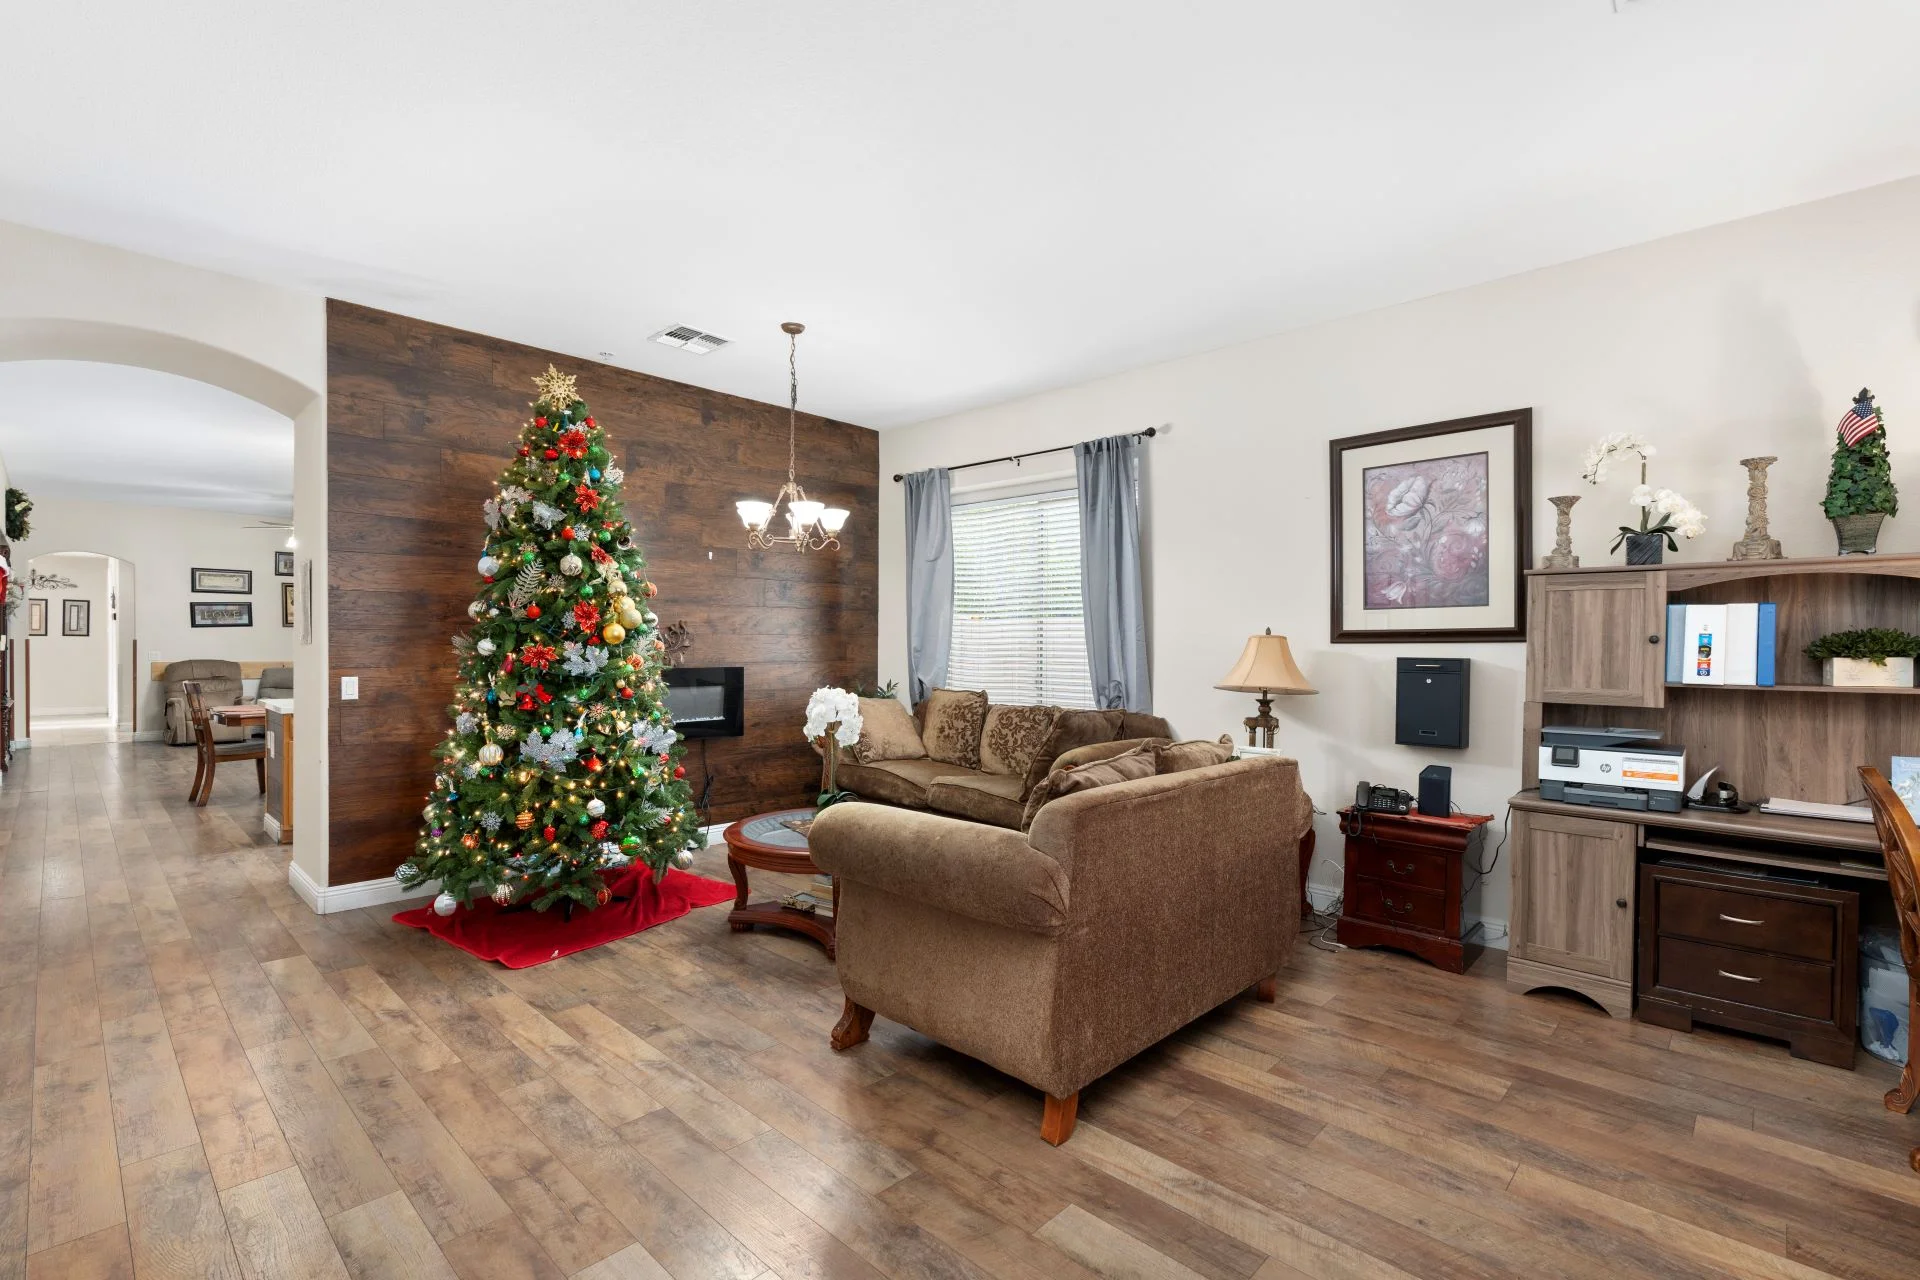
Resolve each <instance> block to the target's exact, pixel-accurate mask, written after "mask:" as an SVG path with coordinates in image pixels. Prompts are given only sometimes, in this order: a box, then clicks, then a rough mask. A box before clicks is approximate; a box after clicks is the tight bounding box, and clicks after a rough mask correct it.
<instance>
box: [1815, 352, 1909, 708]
mask: <svg viewBox="0 0 1920 1280" xmlns="http://www.w3.org/2000/svg"><path fill="white" fill-rule="evenodd" d="M1820 509H1821V510H1823V511H1825V512H1826V513H1827V519H1829V520H1831V521H1833V536H1834V541H1835V542H1837V543H1838V544H1839V550H1840V554H1841V555H1843V556H1850V555H1856V554H1858V555H1872V554H1873V553H1874V552H1875V551H1876V550H1878V549H1879V546H1880V525H1881V522H1883V521H1884V520H1885V519H1886V518H1887V517H1888V516H1890V515H1895V514H1898V512H1899V510H1900V495H1899V493H1898V492H1897V491H1896V490H1895V489H1894V487H1893V464H1892V463H1891V462H1889V461H1888V459H1887V432H1886V424H1885V422H1883V421H1882V420H1881V417H1880V408H1879V406H1878V405H1876V404H1874V402H1873V392H1871V391H1869V390H1867V389H1866V388H1865V387H1862V388H1860V394H1859V395H1857V396H1855V397H1854V400H1853V407H1852V408H1851V409H1848V410H1847V414H1846V416H1845V417H1844V418H1841V419H1840V426H1839V429H1838V434H1837V436H1836V438H1835V440H1834V442H1833V465H1832V467H1831V468H1830V469H1829V470H1828V472H1827V496H1826V498H1825V499H1824V500H1823V501H1822V502H1821V504H1820ZM1908 683H1909V684H1911V683H1912V681H1908Z"/></svg>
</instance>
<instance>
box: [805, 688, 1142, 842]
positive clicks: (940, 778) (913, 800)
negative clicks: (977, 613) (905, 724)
mask: <svg viewBox="0 0 1920 1280" xmlns="http://www.w3.org/2000/svg"><path fill="white" fill-rule="evenodd" d="M914 714H915V717H916V719H920V720H922V722H923V723H924V716H925V708H924V706H922V707H917V708H915V711H914ZM1152 738H1158V739H1166V740H1168V741H1171V740H1172V738H1173V728H1172V726H1171V725H1169V724H1168V723H1167V722H1166V721H1165V720H1163V719H1161V718H1160V717H1159V716H1155V715H1146V714H1142V713H1140V712H1135V711H1064V712H1062V713H1061V714H1060V718H1059V719H1058V720H1057V721H1055V723H1054V726H1053V728H1052V730H1051V733H1050V736H1049V737H1048V740H1047V742H1046V744H1045V745H1044V746H1042V747H1041V749H1040V751H1039V752H1038V754H1036V756H1035V757H1034V760H1033V762H1032V764H1031V766H1030V767H1028V768H1027V769H1026V770H1024V771H1023V772H1021V773H1018V774H1014V773H995V772H992V771H990V770H987V769H969V768H967V767H965V766H963V765H957V764H948V763H945V762H943V761H940V760H933V759H929V758H927V757H924V756H923V757H921V758H919V759H915V760H876V761H873V762H871V763H867V764H862V763H860V761H859V760H857V759H855V758H854V756H853V754H852V753H851V752H850V751H842V752H841V757H840V762H839V764H838V766H837V769H838V774H837V780H838V782H839V784H840V786H841V787H842V788H844V789H845V790H848V791H851V792H853V793H854V794H855V795H857V796H859V797H860V798H861V799H862V800H868V801H872V802H874V803H876V804H886V805H894V806H896V807H898V808H902V809H929V810H932V811H933V812H935V813H945V814H950V815H952V816H953V817H956V818H966V819H968V820H970V821H973V822H984V823H987V824H988V825H990V826H996V827H1006V828H1008V829H1010V830H1013V831H1018V830H1019V829H1020V823H1021V816H1022V814H1023V812H1024V811H1025V808H1026V803H1027V797H1028V795H1029V794H1030V793H1031V792H1032V791H1033V788H1034V787H1035V786H1037V785H1038V784H1039V782H1040V780H1041V779H1042V778H1045V777H1046V776H1047V774H1048V773H1049V772H1051V771H1052V768H1053V763H1054V761H1055V760H1057V759H1058V758H1059V757H1060V756H1061V755H1063V754H1065V753H1066V752H1068V751H1070V750H1074V749H1076V748H1081V747H1085V746H1088V745H1107V744H1112V745H1113V746H1115V747H1116V748H1119V749H1125V747H1127V746H1135V745H1138V744H1139V743H1140V742H1143V741H1145V740H1147V739H1152ZM815 750H816V751H817V750H818V747H816V748H815Z"/></svg>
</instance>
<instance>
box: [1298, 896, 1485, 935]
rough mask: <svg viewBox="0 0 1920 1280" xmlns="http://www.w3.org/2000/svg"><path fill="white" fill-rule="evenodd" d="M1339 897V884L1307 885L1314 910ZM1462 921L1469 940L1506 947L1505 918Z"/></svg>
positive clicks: (1320, 908)
mask: <svg viewBox="0 0 1920 1280" xmlns="http://www.w3.org/2000/svg"><path fill="white" fill-rule="evenodd" d="M1339 898H1340V886H1339V885H1331V884H1310V885H1308V886H1307V901H1308V902H1311V903H1312V904H1313V909H1314V910H1315V911H1319V912H1325V911H1327V910H1329V909H1331V908H1332V906H1333V904H1334V903H1335V902H1337V901H1339ZM1463 923H1464V924H1465V925H1466V926H1467V933H1468V936H1469V940H1470V941H1473V942H1477V943H1479V944H1480V945H1481V946H1483V947H1486V948H1488V949H1489V950H1492V951H1505V950H1506V949H1507V922H1506V921H1505V920H1502V919H1499V918H1498V917H1496V916H1475V915H1469V916H1466V917H1464V919H1463ZM1475 925H1479V926H1480V929H1479V932H1478V933H1475V932H1474V926H1475Z"/></svg>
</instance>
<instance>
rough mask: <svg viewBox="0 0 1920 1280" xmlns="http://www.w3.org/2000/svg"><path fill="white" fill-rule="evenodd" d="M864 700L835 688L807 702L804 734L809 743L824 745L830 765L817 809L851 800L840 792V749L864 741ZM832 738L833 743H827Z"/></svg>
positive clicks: (818, 691)
mask: <svg viewBox="0 0 1920 1280" xmlns="http://www.w3.org/2000/svg"><path fill="white" fill-rule="evenodd" d="M860 728H861V720H860V697H859V695H858V694H855V693H852V692H850V691H848V690H846V689H836V688H834V687H832V686H831V685H828V686H827V687H825V688H821V689H815V690H814V691H813V695H812V696H811V697H809V698H808V699H807V722H806V725H805V726H804V732H805V733H806V735H807V741H809V742H818V743H819V744H820V754H821V756H822V757H824V758H825V760H826V762H827V771H826V778H825V780H824V782H825V785H824V786H822V787H821V788H820V798H819V800H818V802H817V807H819V808H822V809H824V808H826V807H827V806H829V805H831V804H835V803H837V802H839V801H841V800H845V799H847V798H848V793H847V792H845V791H842V790H840V788H839V785H838V782H837V779H836V774H837V773H838V769H837V767H836V766H837V765H838V764H839V762H840V748H841V747H851V746H852V745H853V744H854V743H856V742H858V741H860ZM828 736H831V737H832V739H833V741H831V742H827V741H824V739H826V738H827V737H828Z"/></svg>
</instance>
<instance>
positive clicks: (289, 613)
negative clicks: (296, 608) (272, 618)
mask: <svg viewBox="0 0 1920 1280" xmlns="http://www.w3.org/2000/svg"><path fill="white" fill-rule="evenodd" d="M280 625H281V626H283V627H290V626H292V625H293V584H292V583H291V582H283V583H281V584H280Z"/></svg>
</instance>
